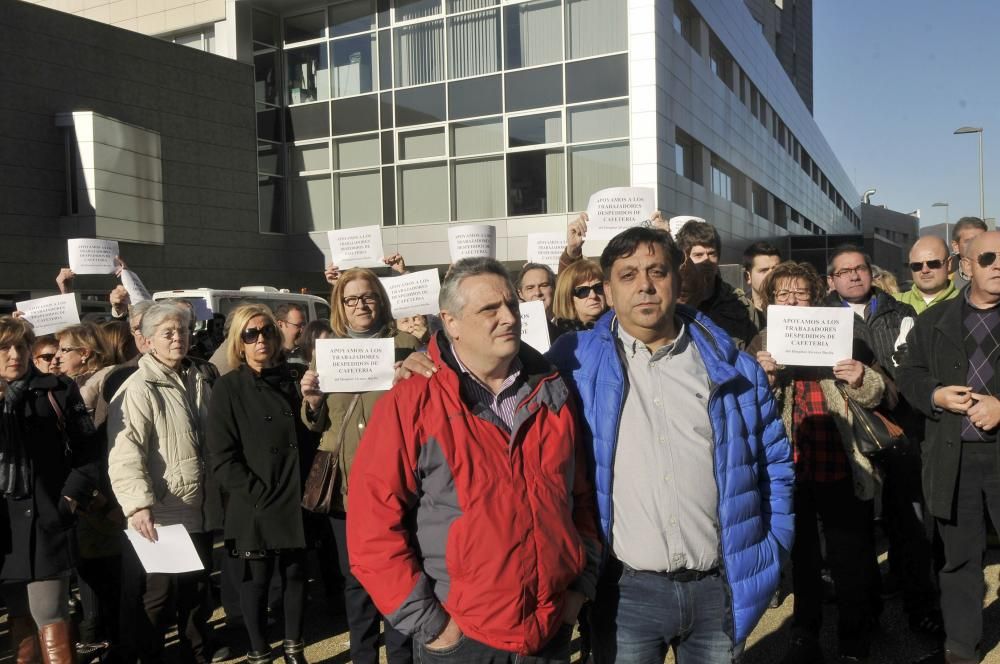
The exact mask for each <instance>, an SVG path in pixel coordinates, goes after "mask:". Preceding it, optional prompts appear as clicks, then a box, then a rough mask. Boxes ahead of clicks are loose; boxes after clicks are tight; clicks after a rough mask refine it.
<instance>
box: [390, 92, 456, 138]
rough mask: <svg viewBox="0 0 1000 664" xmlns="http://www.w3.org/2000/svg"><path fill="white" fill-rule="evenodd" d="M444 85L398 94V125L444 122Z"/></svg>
mask: <svg viewBox="0 0 1000 664" xmlns="http://www.w3.org/2000/svg"><path fill="white" fill-rule="evenodd" d="M444 119H445V113H444V85H443V84H442V85H430V86H427V87H423V88H413V89H411V90H399V91H398V92H396V125H397V126H399V127H405V126H407V125H415V124H429V123H431V122H443V121H444Z"/></svg>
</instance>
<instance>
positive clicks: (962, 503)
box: [937, 443, 1000, 659]
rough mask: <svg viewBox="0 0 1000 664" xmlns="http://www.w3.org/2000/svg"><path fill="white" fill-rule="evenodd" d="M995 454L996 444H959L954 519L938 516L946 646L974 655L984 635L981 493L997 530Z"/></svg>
mask: <svg viewBox="0 0 1000 664" xmlns="http://www.w3.org/2000/svg"><path fill="white" fill-rule="evenodd" d="M997 454H998V451H997V444H996V443H962V461H961V466H960V469H959V474H958V489H957V491H956V492H955V505H954V508H953V518H951V519H937V525H938V532H940V533H941V541H942V542H943V543H944V558H945V561H944V567H943V568H941V572H940V574H939V579H940V583H941V613H942V614H943V615H944V631H945V633H946V634H947V636H946V639H945V647H946V648H948V649H949V650H951V651H952V652H954V653H955V654H956V655H958V656H959V657H963V658H967V659H973V658H975V656H976V651H977V650H978V648H979V641H980V640H981V639H982V637H983V593H984V592H985V581H984V579H983V554H984V553H985V551H986V522H985V515H984V514H983V499H984V498H985V500H986V505H987V507H988V508H989V513H990V518H991V519H992V521H993V526H994V527H996V528H998V529H1000V462H998V460H997Z"/></svg>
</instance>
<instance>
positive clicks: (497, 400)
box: [451, 347, 524, 433]
mask: <svg viewBox="0 0 1000 664" xmlns="http://www.w3.org/2000/svg"><path fill="white" fill-rule="evenodd" d="M451 353H452V355H453V356H454V357H455V363H456V364H458V369H459V373H458V376H459V380H460V381H461V383H462V388H463V392H464V393H465V395H467V396H468V397H469V398H471V399H472V403H470V404H469V406H471V407H472V409H473V410H474V411H475V410H477V408H476V406H483V407H486V408H488V409H489V410H490V411H491V412H492V413H493V414H494V415H496V416H497V417H498V418H499V420H500V423H502V425H503V427H504V429H505V430H506V431H507V433H510V431H511V429H513V428H514V411H515V410H516V409H517V402H518V392H519V391H520V388H521V385H522V384H523V383H524V381H523V380H522V379H521V375H522V374H523V373H524V371H523V369H524V368H523V366H522V365H521V360H520V359H518V358H517V357H515V358H514V361H513V362H511V363H510V368H509V369H508V370H507V377H506V378H505V379H504V381H503V385H501V386H500V391H499V392H498V393H496V394H493V390H491V389H490V388H489V387H487V386H486V384H485V383H483V382H482V381H481V380H479V379H478V378H476V377H475V376H474V375H473V374H472V372H471V371H469V370H468V369H467V368H466V366H465V365H464V364H462V360H461V358H459V356H458V351H456V350H455V348H454V347H452V349H451Z"/></svg>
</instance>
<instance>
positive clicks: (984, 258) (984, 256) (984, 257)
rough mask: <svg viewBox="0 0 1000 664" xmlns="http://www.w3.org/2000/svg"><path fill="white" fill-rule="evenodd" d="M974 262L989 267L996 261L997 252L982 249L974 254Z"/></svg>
mask: <svg viewBox="0 0 1000 664" xmlns="http://www.w3.org/2000/svg"><path fill="white" fill-rule="evenodd" d="M976 262H977V263H979V267H989V266H991V265H993V264H994V263H996V262H997V252H995V251H984V252H983V253H981V254H979V255H978V256H976Z"/></svg>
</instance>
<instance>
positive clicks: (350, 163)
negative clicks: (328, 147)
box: [334, 134, 380, 169]
mask: <svg viewBox="0 0 1000 664" xmlns="http://www.w3.org/2000/svg"><path fill="white" fill-rule="evenodd" d="M334 151H335V152H334V154H335V155H336V159H337V161H336V162H335V165H334V168H336V169H343V168H363V167H365V166H378V164H379V156H380V155H379V139H378V134H371V135H369V136H354V137H351V138H340V139H337V140H336V141H334Z"/></svg>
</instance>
